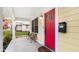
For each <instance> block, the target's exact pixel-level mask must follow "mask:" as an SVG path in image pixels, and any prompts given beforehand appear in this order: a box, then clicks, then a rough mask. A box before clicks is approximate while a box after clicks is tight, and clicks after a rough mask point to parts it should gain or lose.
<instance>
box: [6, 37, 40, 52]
mask: <svg viewBox="0 0 79 59" xmlns="http://www.w3.org/2000/svg"><path fill="white" fill-rule="evenodd" d="M39 46H40V45H38V44H37V43H36V42H34V41H32V42H31V41H30V40H29V39H26V37H21V38H16V39H14V40H12V41H11V42H10V44H9V45H8V47H7V48H6V50H5V52H38V47H39Z"/></svg>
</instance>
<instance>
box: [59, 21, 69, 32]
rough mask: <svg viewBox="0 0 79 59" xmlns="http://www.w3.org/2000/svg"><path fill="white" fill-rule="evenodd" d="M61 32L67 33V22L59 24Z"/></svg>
mask: <svg viewBox="0 0 79 59" xmlns="http://www.w3.org/2000/svg"><path fill="white" fill-rule="evenodd" d="M59 32H62V33H66V32H67V23H66V22H60V23H59Z"/></svg>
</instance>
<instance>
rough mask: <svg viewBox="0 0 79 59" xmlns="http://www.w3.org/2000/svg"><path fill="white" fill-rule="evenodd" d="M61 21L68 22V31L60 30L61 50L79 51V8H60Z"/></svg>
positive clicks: (59, 16)
mask: <svg viewBox="0 0 79 59" xmlns="http://www.w3.org/2000/svg"><path fill="white" fill-rule="evenodd" d="M58 18H59V20H58V21H59V22H62V21H65V22H67V33H60V32H59V51H79V8H77V7H76V8H72V7H71V8H67V7H65V8H64V7H62V8H58Z"/></svg>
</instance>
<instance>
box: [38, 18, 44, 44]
mask: <svg viewBox="0 0 79 59" xmlns="http://www.w3.org/2000/svg"><path fill="white" fill-rule="evenodd" d="M37 37H38V39H37V41H38V42H39V43H40V44H41V45H44V44H45V41H44V19H43V18H41V19H40V17H39V18H38V35H37Z"/></svg>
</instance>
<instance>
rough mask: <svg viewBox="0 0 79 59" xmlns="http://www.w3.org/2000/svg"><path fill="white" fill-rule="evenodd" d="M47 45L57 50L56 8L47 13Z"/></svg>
mask: <svg viewBox="0 0 79 59" xmlns="http://www.w3.org/2000/svg"><path fill="white" fill-rule="evenodd" d="M45 45H46V46H47V47H48V48H50V49H53V50H55V9H52V10H50V11H48V12H47V13H45Z"/></svg>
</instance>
